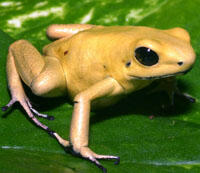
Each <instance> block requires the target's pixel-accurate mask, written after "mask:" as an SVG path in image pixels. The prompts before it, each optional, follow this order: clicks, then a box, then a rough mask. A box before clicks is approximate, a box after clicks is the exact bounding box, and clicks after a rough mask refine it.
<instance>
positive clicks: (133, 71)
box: [125, 27, 195, 80]
mask: <svg viewBox="0 0 200 173" xmlns="http://www.w3.org/2000/svg"><path fill="white" fill-rule="evenodd" d="M140 29H141V30H138V33H137V36H138V38H137V41H136V42H134V46H133V47H134V49H133V51H132V52H133V53H132V55H131V56H132V58H130V57H129V60H127V61H126V64H125V66H126V74H127V75H128V76H129V77H130V78H131V79H144V80H146V79H159V78H164V77H169V76H174V75H177V74H185V73H186V72H188V71H189V70H190V69H191V67H192V65H193V64H194V61H195V53H194V50H193V48H192V47H191V44H190V36H189V34H188V32H187V31H185V30H184V29H182V28H173V29H169V30H157V29H151V28H146V27H142V28H140ZM141 33H142V34H141ZM140 35H141V37H140Z"/></svg>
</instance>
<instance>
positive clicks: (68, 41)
mask: <svg viewBox="0 0 200 173" xmlns="http://www.w3.org/2000/svg"><path fill="white" fill-rule="evenodd" d="M47 35H48V36H49V37H50V38H53V39H58V40H56V41H55V42H53V43H51V44H49V45H47V46H45V47H44V49H43V55H41V54H40V53H39V52H38V51H37V50H36V49H35V48H34V47H33V46H32V45H31V44H30V43H29V42H28V41H25V40H19V41H16V42H14V43H13V44H12V45H11V46H10V47H9V53H8V58H7V78H8V85H9V89H10V92H11V96H12V99H11V101H10V102H9V103H8V104H7V105H6V106H5V107H3V108H2V110H4V111H5V110H6V109H7V108H8V107H11V106H12V105H13V103H15V102H16V101H18V102H19V103H20V104H21V106H22V107H23V108H24V109H25V111H26V113H27V114H28V116H29V117H30V118H31V119H32V120H33V121H34V122H35V123H36V124H37V125H38V126H39V127H41V128H43V129H44V130H46V131H47V132H48V133H49V134H50V135H51V136H53V137H54V138H56V139H57V140H58V142H59V143H60V144H61V145H63V146H64V147H70V148H71V149H72V150H73V151H74V152H75V153H77V154H79V155H80V156H82V157H84V158H87V159H89V160H90V161H92V162H94V163H95V164H96V165H97V166H98V167H100V168H101V169H102V170H103V171H104V172H106V168H104V167H103V166H102V165H101V164H100V163H99V162H98V159H116V161H117V162H119V157H117V156H109V155H99V154H96V153H95V152H93V151H92V150H91V149H90V148H89V147H88V136H89V117H90V110H91V108H93V107H104V106H108V105H111V104H114V103H116V102H117V101H118V100H119V99H120V98H121V96H123V95H126V94H128V93H130V92H134V91H136V90H139V89H142V88H144V87H146V86H148V85H149V84H151V83H152V82H153V81H154V80H162V81H164V82H169V81H171V79H174V76H176V75H177V74H184V73H186V72H187V71H188V70H189V69H191V67H192V65H193V63H194V61H195V53H194V50H193V48H192V47H191V44H190V36H189V34H188V33H187V31H185V30H184V29H182V28H173V29H169V30H159V29H155V28H149V27H142V26H107V27H106V26H95V25H79V24H68V25H51V26H50V27H49V28H48V30H47ZM21 80H22V81H23V82H24V83H25V84H26V85H27V86H29V87H30V88H31V90H32V92H33V93H34V94H36V95H38V96H44V97H57V96H63V95H67V94H68V95H69V96H70V98H71V99H72V100H73V102H74V110H73V115H72V121H71V129H70V139H69V141H67V140H65V139H63V138H62V137H60V136H59V135H58V133H56V132H54V131H52V130H50V129H49V128H48V127H47V126H46V125H44V124H42V123H40V122H39V121H38V120H37V118H36V117H35V115H38V116H43V117H46V118H48V119H51V118H52V117H49V116H47V115H44V114H40V113H39V112H37V111H36V110H35V109H34V108H33V107H32V105H31V103H30V101H29V99H28V98H27V96H26V94H25V92H24V89H23V86H22V82H21ZM172 88H173V89H172V90H171V89H169V90H168V93H169V94H170V95H171V97H173V94H174V92H179V91H178V89H177V88H176V87H172Z"/></svg>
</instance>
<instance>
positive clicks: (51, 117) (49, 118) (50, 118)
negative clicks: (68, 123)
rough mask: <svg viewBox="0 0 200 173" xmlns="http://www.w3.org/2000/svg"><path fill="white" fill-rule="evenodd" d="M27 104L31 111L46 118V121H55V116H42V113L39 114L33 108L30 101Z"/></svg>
mask: <svg viewBox="0 0 200 173" xmlns="http://www.w3.org/2000/svg"><path fill="white" fill-rule="evenodd" d="M27 103H28V106H29V108H30V110H31V111H32V112H33V113H34V114H35V115H37V116H38V117H42V118H45V119H48V120H54V119H55V118H54V116H49V115H47V114H41V113H39V112H38V111H37V110H36V109H34V108H33V106H32V105H31V103H30V101H29V100H28V101H27Z"/></svg>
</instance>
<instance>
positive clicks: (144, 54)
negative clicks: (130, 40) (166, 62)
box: [135, 47, 159, 66]
mask: <svg viewBox="0 0 200 173" xmlns="http://www.w3.org/2000/svg"><path fill="white" fill-rule="evenodd" d="M135 57H136V59H137V60H138V61H139V62H140V63H141V64H143V65H145V66H152V65H154V64H157V62H158V60H159V57H158V55H157V53H156V52H154V51H153V50H151V49H150V48H147V47H139V48H137V49H136V50H135Z"/></svg>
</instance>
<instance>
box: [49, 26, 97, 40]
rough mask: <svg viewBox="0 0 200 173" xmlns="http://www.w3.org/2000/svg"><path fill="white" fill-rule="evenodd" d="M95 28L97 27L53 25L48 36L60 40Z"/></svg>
mask: <svg viewBox="0 0 200 173" xmlns="http://www.w3.org/2000/svg"><path fill="white" fill-rule="evenodd" d="M93 27H95V25H90V24H53V25H50V26H49V27H48V29H47V35H48V37H50V38H51V39H60V38H63V37H67V38H69V37H71V36H72V35H74V34H76V33H78V32H80V31H83V30H86V29H90V28H93Z"/></svg>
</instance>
